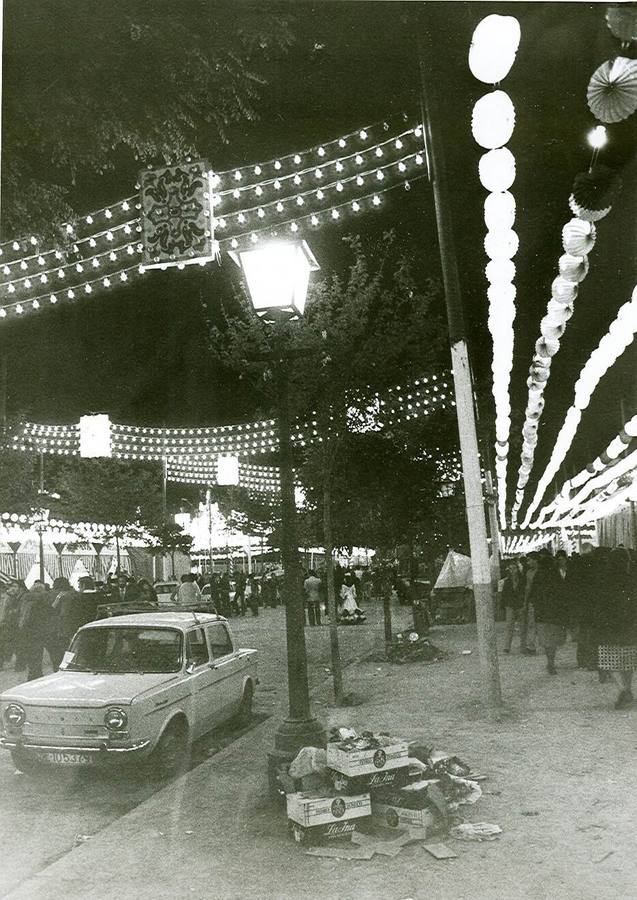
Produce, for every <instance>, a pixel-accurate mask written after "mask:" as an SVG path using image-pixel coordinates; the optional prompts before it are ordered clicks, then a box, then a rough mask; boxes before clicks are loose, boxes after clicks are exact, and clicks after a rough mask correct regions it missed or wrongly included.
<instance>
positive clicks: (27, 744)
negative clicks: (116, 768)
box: [0, 737, 150, 762]
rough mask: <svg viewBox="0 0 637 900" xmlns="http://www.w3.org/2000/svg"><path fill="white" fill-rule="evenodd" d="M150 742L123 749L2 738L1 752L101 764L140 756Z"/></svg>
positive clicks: (0, 740) (124, 745) (101, 745)
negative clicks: (70, 757) (74, 758)
mask: <svg viewBox="0 0 637 900" xmlns="http://www.w3.org/2000/svg"><path fill="white" fill-rule="evenodd" d="M149 746H150V740H143V741H133V742H131V743H128V744H123V745H122V746H121V747H113V746H111V745H109V744H107V743H105V742H103V741H100V742H98V743H96V744H91V745H88V746H87V745H83V746H78V745H77V744H76V745H74V746H71V745H68V744H36V743H33V742H32V741H28V740H21V739H20V738H17V737H16V738H13V737H0V750H17V751H19V752H25V753H28V754H29V756H31V755H32V756H34V757H38V756H44V757H45V756H46V755H47V754H49V753H51V754H56V753H58V754H65V753H66V754H76V755H77V756H80V757H88V758H89V759H90V762H99V761H101V760H106V759H115V758H118V757H126V758H129V757H135V756H140V755H143V754H144V753H145V751H147V750H148V748H149Z"/></svg>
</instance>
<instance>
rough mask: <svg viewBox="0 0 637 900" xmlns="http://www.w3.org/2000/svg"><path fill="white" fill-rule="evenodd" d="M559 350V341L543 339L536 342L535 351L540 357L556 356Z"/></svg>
mask: <svg viewBox="0 0 637 900" xmlns="http://www.w3.org/2000/svg"><path fill="white" fill-rule="evenodd" d="M559 349H560V342H559V341H557V340H548V339H547V338H545V337H541V338H539V339H538V340H537V341H536V342H535V350H536V353H537V354H538V355H539V356H555V354H556V353H557V351H558V350H559Z"/></svg>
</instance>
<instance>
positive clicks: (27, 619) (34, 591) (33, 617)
mask: <svg viewBox="0 0 637 900" xmlns="http://www.w3.org/2000/svg"><path fill="white" fill-rule="evenodd" d="M0 588H1V589H0V667H3V666H4V665H5V664H11V663H13V665H14V668H15V670H16V671H17V672H26V675H27V679H28V680H32V679H34V678H40V677H41V675H42V661H43V657H44V651H45V650H46V651H47V653H48V655H49V657H50V660H51V666H52V668H53V669H57V668H58V666H59V665H60V663H61V661H62V657H63V655H64V652H65V650H66V649H67V648H68V646H69V644H70V642H71V639H72V638H73V635H74V634H75V632H76V631H77V629H78V628H80V627H81V626H82V625H85V624H86V623H87V622H91V621H93V619H95V618H96V616H97V610H98V607H99V606H101V605H103V604H107V603H115V602H125V603H138V602H141V601H147V602H149V603H153V604H156V603H157V594H156V592H155V589H154V588H153V586H152V584H151V583H150V582H149V581H148V579H146V578H140V579H135V578H131V577H129V576H127V575H126V574H125V573H120V574H119V575H115V576H112V577H110V578H109V579H108V581H106V582H101V581H95V580H94V579H93V578H92V577H90V576H85V577H83V578H80V579H79V583H78V590H75V589H74V588H73V587H72V586H71V584H70V582H69V580H68V578H63V577H59V578H56V579H55V581H54V582H53V584H52V585H51V586H49V585H47V584H45V583H44V582H42V581H39V580H36V581H35V582H34V583H33V585H32V587H31V589H30V590H28V589H27V587H26V585H25V583H24V581H20V580H18V579H16V580H15V581H11V582H10V583H9V584H3V585H1V586H0Z"/></svg>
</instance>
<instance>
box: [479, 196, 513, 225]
mask: <svg viewBox="0 0 637 900" xmlns="http://www.w3.org/2000/svg"><path fill="white" fill-rule="evenodd" d="M484 222H485V225H486V226H487V228H488V230H489V231H498V230H499V229H501V228H513V223H514V222H515V197H514V196H513V194H511V193H509V191H498V192H497V193H495V194H494V193H491V194H487V196H486V197H485V201H484Z"/></svg>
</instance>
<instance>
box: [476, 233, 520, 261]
mask: <svg viewBox="0 0 637 900" xmlns="http://www.w3.org/2000/svg"><path fill="white" fill-rule="evenodd" d="M518 246H519V239H518V236H517V234H516V232H515V231H513V229H512V228H506V229H503V230H502V231H488V232H487V234H486V236H485V239H484V249H485V252H486V254H487V256H488V257H489V259H511V257H512V256H515V254H516V253H517V252H518Z"/></svg>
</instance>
